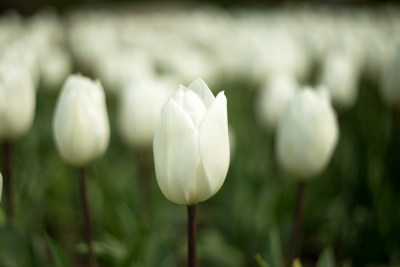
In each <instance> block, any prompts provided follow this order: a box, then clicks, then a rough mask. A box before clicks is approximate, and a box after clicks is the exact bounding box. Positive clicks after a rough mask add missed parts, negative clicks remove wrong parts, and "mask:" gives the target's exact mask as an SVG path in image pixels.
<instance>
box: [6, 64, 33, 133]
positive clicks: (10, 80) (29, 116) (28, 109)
mask: <svg viewBox="0 0 400 267" xmlns="http://www.w3.org/2000/svg"><path fill="white" fill-rule="evenodd" d="M35 106H36V91H35V87H34V85H33V80H32V77H31V75H30V72H29V70H28V69H27V67H26V66H25V65H24V64H19V63H16V62H11V61H9V60H7V61H6V62H1V63H0V139H3V140H5V139H6V140H13V139H16V138H18V137H20V136H21V135H23V134H25V133H26V132H27V131H28V130H29V129H30V127H31V125H32V122H33V119H34V116H35Z"/></svg>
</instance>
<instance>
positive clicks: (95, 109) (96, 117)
mask: <svg viewBox="0 0 400 267" xmlns="http://www.w3.org/2000/svg"><path fill="white" fill-rule="evenodd" d="M53 133H54V137H55V142H56V146H57V149H58V151H59V153H60V155H61V157H62V158H63V159H64V160H65V161H67V162H68V163H70V164H72V165H75V166H83V165H85V164H87V163H88V162H89V161H91V160H93V159H95V158H97V157H99V156H101V155H102V154H103V153H104V152H105V150H106V149H107V146H108V142H109V138H110V125H109V121H108V114H107V107H106V100H105V95H104V90H103V87H102V86H101V84H100V82H99V81H92V80H90V79H89V78H86V77H83V76H81V75H70V76H69V77H68V78H67V80H66V81H65V83H64V86H63V88H62V90H61V93H60V96H59V98H58V101H57V105H56V109H55V113H54V119H53Z"/></svg>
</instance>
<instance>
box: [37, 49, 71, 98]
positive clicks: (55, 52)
mask: <svg viewBox="0 0 400 267" xmlns="http://www.w3.org/2000/svg"><path fill="white" fill-rule="evenodd" d="M39 60H40V62H39V66H40V78H41V79H40V80H41V82H42V84H43V85H44V88H46V89H50V90H58V89H59V87H60V86H61V85H62V83H63V81H64V80H65V78H66V77H67V76H68V74H70V73H71V71H72V62H71V58H70V56H69V54H68V53H67V52H66V51H65V50H63V49H62V48H60V47H51V48H50V49H48V51H47V53H45V54H44V55H43V56H42V57H41V58H40V59H39Z"/></svg>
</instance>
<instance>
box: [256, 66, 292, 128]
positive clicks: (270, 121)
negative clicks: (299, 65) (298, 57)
mask: <svg viewBox="0 0 400 267" xmlns="http://www.w3.org/2000/svg"><path fill="white" fill-rule="evenodd" d="M297 87H298V85H297V82H296V80H295V79H294V77H293V76H292V75H288V74H286V73H281V74H277V75H274V76H272V77H271V78H270V79H268V81H267V83H266V84H265V85H264V86H263V88H262V89H261V92H260V95H259V97H257V99H256V106H255V107H256V115H257V118H258V120H259V122H260V124H262V125H263V126H264V127H265V128H267V129H271V130H275V128H276V126H277V124H278V122H279V120H280V118H281V116H282V114H283V112H284V111H285V109H286V106H287V104H288V103H289V101H290V99H291V98H292V96H293V95H294V94H295V92H296V90H297Z"/></svg>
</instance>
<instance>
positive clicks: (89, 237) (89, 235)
mask: <svg viewBox="0 0 400 267" xmlns="http://www.w3.org/2000/svg"><path fill="white" fill-rule="evenodd" d="M79 172H80V182H81V196H82V206H83V215H84V219H85V232H86V243H87V246H88V250H89V255H88V256H89V266H90V267H97V266H98V263H97V259H96V257H95V255H94V253H93V244H92V243H93V226H92V220H91V217H90V210H89V200H88V190H87V176H86V170H85V168H83V167H82V168H81V169H80V171H79Z"/></svg>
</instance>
